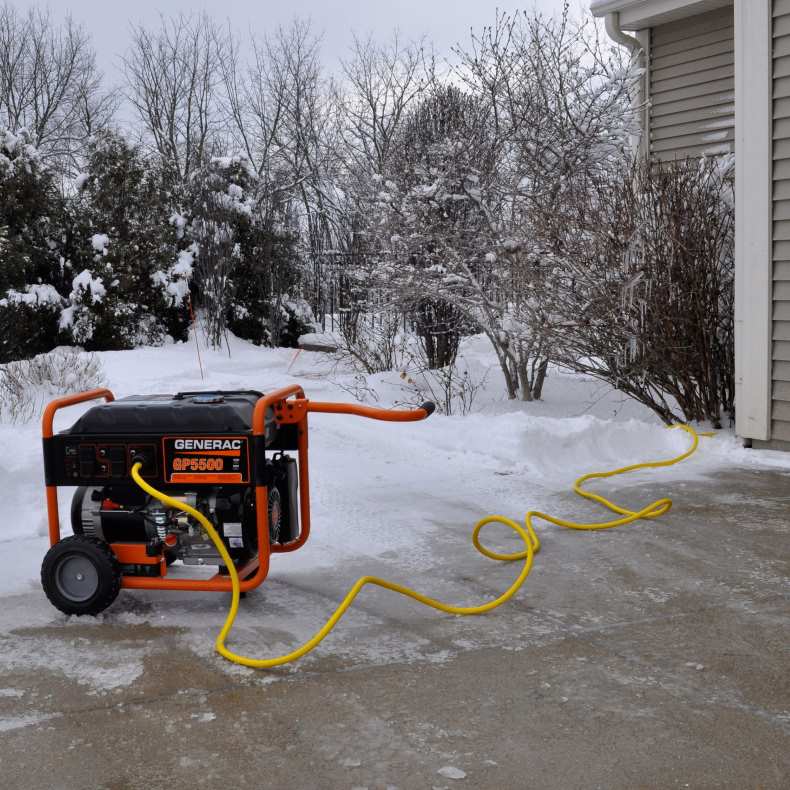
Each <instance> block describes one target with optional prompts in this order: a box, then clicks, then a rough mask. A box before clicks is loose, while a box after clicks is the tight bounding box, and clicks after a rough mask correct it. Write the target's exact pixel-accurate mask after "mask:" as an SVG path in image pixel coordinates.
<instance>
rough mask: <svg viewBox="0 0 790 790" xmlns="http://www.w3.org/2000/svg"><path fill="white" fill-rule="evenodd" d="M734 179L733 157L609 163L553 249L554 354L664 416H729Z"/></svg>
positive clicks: (713, 418) (732, 382)
mask: <svg viewBox="0 0 790 790" xmlns="http://www.w3.org/2000/svg"><path fill="white" fill-rule="evenodd" d="M732 190H733V184H732V173H731V171H730V169H729V163H728V161H727V160H704V159H703V160H701V161H699V160H688V161H685V162H678V163H665V164H662V165H658V164H657V163H655V162H637V163H635V164H631V163H627V164H624V165H623V167H622V168H621V169H619V170H617V169H613V170H610V171H608V172H606V173H603V174H602V176H601V179H600V181H599V183H598V185H597V194H595V196H594V198H593V199H591V200H587V201H586V203H585V207H584V212H583V213H582V212H577V213H576V217H577V218H578V217H583V218H584V221H583V222H579V221H578V219H577V220H576V221H572V222H571V221H569V222H568V223H567V226H566V239H565V251H566V252H565V255H564V256H561V257H557V259H556V266H557V268H558V270H559V271H560V272H561V273H562V275H561V277H560V278H558V281H557V283H558V284H557V287H556V289H555V290H554V292H553V294H552V302H553V308H554V314H555V319H554V322H553V331H554V334H555V338H556V343H555V346H556V348H557V350H558V351H557V359H558V361H560V362H561V363H562V364H564V365H565V366H566V367H568V368H571V369H573V370H575V371H578V372H581V373H587V374H590V375H592V376H595V377H596V378H599V379H601V380H603V381H606V382H608V383H609V384H611V385H612V386H613V387H616V388H617V389H619V390H621V391H623V392H626V393H628V394H629V395H631V396H632V397H633V398H635V399H636V400H638V401H640V402H641V403H644V404H645V405H646V406H648V407H649V408H651V409H652V410H653V411H654V412H655V413H656V414H658V415H659V417H661V419H662V420H664V421H665V422H667V423H672V422H676V421H684V422H688V421H696V420H710V421H711V422H712V423H713V424H714V425H715V426H717V427H718V426H719V425H720V423H721V420H722V416H723V415H729V416H730V417H732V415H733V410H734V389H735V380H734V340H733V338H734V311H733V288H734V271H735V266H734V229H735V216H734V201H733V199H732V198H733V195H732ZM676 404H677V405H676Z"/></svg>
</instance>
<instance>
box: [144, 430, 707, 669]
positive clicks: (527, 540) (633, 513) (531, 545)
mask: <svg viewBox="0 0 790 790" xmlns="http://www.w3.org/2000/svg"><path fill="white" fill-rule="evenodd" d="M672 427H674V428H680V429H681V430H684V431H686V433H688V434H689V435H690V436H691V437H692V444H691V447H690V448H689V449H688V450H686V451H685V452H684V453H681V454H680V455H678V456H676V457H674V458H669V459H667V460H663V461H647V462H645V463H639V464H631V465H630V466H624V467H621V468H620V469H614V470H612V471H609V472H591V473H589V474H586V475H582V476H581V477H579V478H578V479H577V480H576V482H575V483H574V484H573V490H574V491H575V492H576V493H577V494H579V496H582V497H584V498H585V499H590V500H592V501H594V502H598V503H599V504H600V505H603V506H604V507H605V508H607V509H609V510H611V511H612V512H613V513H616V514H618V515H619V516H620V518H617V519H613V520H610V521H605V522H600V523H597V524H581V523H578V522H575V521H567V520H565V519H561V518H556V517H555V516H551V515H549V514H548V513H542V512H540V511H537V510H531V511H529V513H527V515H526V516H525V519H524V524H525V526H523V527H522V526H521V525H520V524H518V523H517V522H515V521H513V520H512V519H510V518H507V516H499V515H491V516H486V517H485V518H483V519H481V520H480V521H478V522H477V524H476V525H475V528H474V530H473V531H472V543H473V544H474V547H475V548H476V549H477V550H478V551H479V552H480V553H481V554H483V555H484V556H486V557H488V558H489V559H492V560H499V561H502V562H510V561H515V560H524V564H523V566H522V568H521V571H520V573H519V574H518V576H517V578H516V579H515V581H514V582H513V583H512V584H511V585H510V587H508V589H507V590H506V591H505V592H504V593H502V595H500V596H499V597H498V598H495V599H494V600H492V601H489V602H488V603H484V604H480V605H478V606H454V605H452V604H446V603H443V602H441V601H437V600H436V599H434V598H429V597H428V596H427V595H423V594H422V593H420V592H417V591H416V590H412V589H411V588H410V587H404V586H403V585H401V584H395V583H394V582H390V581H387V580H386V579H380V578H378V577H376V576H362V577H361V578H359V579H357V581H356V582H355V583H354V586H353V587H352V588H351V589H350V590H349V591H348V593H347V594H346V596H345V598H343V600H342V601H341V603H340V605H339V606H338V607H337V609H335V611H334V612H333V613H332V616H331V617H330V618H329V619H328V620H327V621H326V623H325V624H324V625H323V626H322V627H321V628H320V629H319V630H318V631H317V632H316V633H315V635H314V636H313V637H312V638H311V639H309V640H308V641H307V642H305V643H304V644H303V645H301V646H300V647H298V648H296V650H292V651H291V652H290V653H286V654H285V655H282V656H276V657H274V658H249V657H247V656H242V655H239V654H238V653H234V652H232V651H231V650H228V648H227V647H226V646H225V640H226V639H227V637H228V634H229V633H230V630H231V628H233V623H234V621H235V619H236V615H237V614H238V611H239V576H238V573H237V572H236V566H235V565H234V563H233V560H232V559H231V557H230V555H229V554H228V550H227V549H226V548H225V544H224V543H223V541H222V538H221V537H220V536H219V535H218V534H217V531H216V530H215V529H214V527H213V526H212V524H211V522H210V521H209V520H208V519H207V518H206V517H205V516H204V515H203V514H202V513H201V512H200V511H198V510H195V508H193V507H191V506H189V505H187V504H186V503H185V502H182V501H181V500H178V499H174V498H173V497H170V496H168V495H167V494H164V493H162V492H161V491H157V489H155V488H154V487H153V486H152V485H150V484H149V483H147V482H146V481H145V480H143V478H142V477H141V476H140V469H141V464H139V463H136V464H134V466H133V467H132V478H133V479H134V482H135V483H137V485H138V486H140V488H142V489H143V490H144V491H145V492H147V493H148V494H150V495H151V496H152V497H154V498H155V499H158V500H159V501H160V502H161V503H162V504H164V505H167V506H168V507H172V508H175V509H177V510H182V511H184V512H185V513H188V514H189V515H190V516H192V518H194V519H195V520H196V521H198V522H199V523H200V524H201V526H202V527H203V529H204V530H205V531H206V534H208V536H209V538H211V540H212V542H213V543H214V545H215V546H216V548H217V551H218V552H219V554H220V556H221V557H222V561H223V562H224V563H225V566H226V567H227V569H228V573H229V575H230V580H231V586H232V600H231V605H230V609H229V610H228V615H227V617H226V618H225V623H224V624H223V626H222V629H221V630H220V632H219V634H218V635H217V638H216V641H215V643H214V647H215V648H216V650H217V652H218V653H219V654H220V655H221V656H223V657H224V658H226V659H228V661H232V662H233V663H235V664H241V665H242V666H245V667H253V668H255V669H269V668H271V667H277V666H281V665H282V664H288V663H290V662H291V661H296V660H297V659H298V658H301V657H302V656H304V655H305V654H307V653H309V652H310V651H311V650H312V649H313V648H315V647H316V646H317V645H318V644H319V643H320V642H321V641H322V640H323V639H324V638H325V637H326V636H327V635H328V634H329V632H330V631H331V630H332V629H333V628H334V627H335V625H337V623H338V621H339V620H340V618H341V617H342V616H343V615H344V614H345V613H346V611H347V610H348V608H349V607H350V606H351V604H352V602H353V601H354V599H355V598H356V597H357V595H359V593H360V592H361V590H362V588H363V587H365V586H366V585H368V584H370V585H375V586H377V587H383V588H384V589H385V590H392V591H393V592H396V593H400V594H401V595H405V596H406V597H407V598H412V599H414V600H415V601H418V602H419V603H422V604H425V606H430V607H432V608H433V609H438V610H439V611H440V612H446V613H447V614H457V615H470V614H483V613H485V612H490V611H491V610H492V609H496V607H497V606H501V605H502V604H503V603H505V602H506V601H508V600H510V598H512V597H513V596H514V595H515V594H516V592H517V591H518V589H519V588H520V587H521V585H522V584H523V583H524V581H525V580H526V578H527V576H529V572H530V570H531V569H532V562H533V560H534V557H535V554H537V552H538V551H539V550H540V541H539V540H538V536H537V534H536V533H535V529H534V527H533V526H532V520H533V519H534V518H540V519H543V520H544V521H549V522H551V523H552V524H556V525H557V526H560V527H567V528H569V529H582V530H593V529H611V528H613V527H620V526H623V525H624V524H630V523H631V522H632V521H636V520H638V519H642V518H646V519H652V518H658V517H659V516H663V515H664V514H666V513H667V512H668V511H669V509H670V508H671V507H672V500H671V499H669V498H662V499H657V500H656V501H655V502H652V503H651V504H649V505H647V506H645V507H643V508H642V509H641V510H628V509H627V508H623V507H620V506H619V505H616V504H615V503H613V502H610V501H609V500H608V499H606V498H605V497H602V496H600V495H599V494H593V493H591V492H589V491H584V490H582V488H581V486H582V485H583V484H584V483H585V482H586V481H587V480H592V479H598V478H607V477H614V476H615V475H620V474H625V473H626V472H634V471H636V470H638V469H657V468H659V467H664V466H672V465H673V464H677V463H679V462H680V461H683V460H685V459H686V458H688V457H689V456H690V455H692V454H693V453H694V452H695V451H696V449H697V446H698V445H699V437H700V436H710V435H711V434H698V433H697V432H696V431H695V430H694V429H693V428H692V427H690V426H688V425H677V426H672ZM488 524H504V525H505V526H507V527H510V529H512V530H513V531H514V532H515V533H516V534H517V535H518V536H519V537H520V538H521V540H522V541H523V543H524V549H523V550H522V551H518V552H514V553H510V554H502V553H500V552H496V551H492V550H491V549H488V548H486V547H485V546H483V544H482V543H481V542H480V531H481V530H482V529H483V527H485V526H487V525H488Z"/></svg>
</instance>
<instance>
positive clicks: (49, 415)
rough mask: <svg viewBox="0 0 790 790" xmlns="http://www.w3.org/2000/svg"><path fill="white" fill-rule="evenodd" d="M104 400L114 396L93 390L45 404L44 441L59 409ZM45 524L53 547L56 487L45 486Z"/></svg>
mask: <svg viewBox="0 0 790 790" xmlns="http://www.w3.org/2000/svg"><path fill="white" fill-rule="evenodd" d="M99 398H104V400H106V401H108V402H109V401H112V400H115V395H113V394H112V391H111V390H108V389H104V388H101V389H95V390H88V391H87V392H78V393H77V394H76V395H66V396H64V397H62V398H56V399H55V400H53V401H51V402H50V403H48V404H47V408H46V409H44V416H43V417H42V418H41V435H42V436H43V437H44V438H45V439H51V438H52V436H53V425H54V422H55V413H56V412H57V411H58V410H59V409H65V408H66V407H67V406H75V405H76V404H78V403H85V402H86V401H89V400H98V399H99ZM46 489H47V524H48V526H49V544H50V546H54V545H55V544H56V543H57V542H58V541H59V540H60V513H59V512H58V488H57V486H47V487H46Z"/></svg>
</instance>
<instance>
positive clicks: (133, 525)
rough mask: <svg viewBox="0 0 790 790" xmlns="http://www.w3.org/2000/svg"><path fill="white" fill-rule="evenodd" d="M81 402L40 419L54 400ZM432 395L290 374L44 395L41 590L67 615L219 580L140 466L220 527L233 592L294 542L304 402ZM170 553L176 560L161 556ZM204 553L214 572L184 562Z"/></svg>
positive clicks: (222, 586) (224, 584) (357, 410)
mask: <svg viewBox="0 0 790 790" xmlns="http://www.w3.org/2000/svg"><path fill="white" fill-rule="evenodd" d="M90 401H103V403H98V404H96V405H94V406H92V407H91V408H89V409H88V410H87V411H86V412H85V413H83V414H82V415H81V416H80V417H79V418H78V419H77V420H76V421H75V422H74V423H73V424H72V425H71V427H70V428H66V429H65V430H61V431H59V432H57V433H55V431H54V420H55V415H56V414H57V412H58V411H59V410H61V409H63V408H66V407H69V406H74V405H76V404H80V403H85V402H90ZM434 408H435V407H434V404H432V403H425V404H423V405H422V406H420V407H419V408H417V409H408V410H400V409H380V408H373V407H369V406H363V405H360V404H351V403H328V402H317V401H310V400H308V399H307V398H306V397H305V394H304V390H303V389H302V387H300V386H299V385H292V386H289V387H285V388H281V389H277V390H274V391H272V392H270V393H268V394H264V393H262V392H259V391H256V390H233V391H209V392H179V393H177V394H175V395H134V396H129V397H124V398H120V399H118V400H116V399H115V396H114V395H113V393H112V392H111V391H110V390H107V389H96V390H90V391H88V392H83V393H78V394H75V395H70V396H66V397H63V398H58V399H56V400H54V401H52V402H51V403H50V404H49V405H48V406H47V407H46V409H45V412H44V416H43V421H42V433H43V452H44V477H45V485H46V502H47V518H48V526H49V539H50V549H49V551H48V552H47V554H46V556H45V557H44V560H43V563H42V567H41V583H42V586H43V588H44V592H45V593H46V595H47V597H48V598H49V600H50V601H51V602H52V604H53V605H54V606H56V607H57V608H58V609H59V610H60V611H62V612H64V613H65V614H69V615H96V614H99V613H100V612H102V611H103V610H104V609H106V608H107V607H108V606H110V604H112V603H113V601H114V600H115V598H116V597H117V596H118V593H119V591H120V590H121V589H122V588H129V589H171V590H192V591H215V592H222V591H230V590H231V581H230V579H229V572H228V567H227V565H226V564H225V562H224V561H223V559H222V557H221V556H220V553H219V552H218V550H217V547H216V546H215V545H214V544H213V543H212V541H211V540H210V539H209V537H208V535H207V534H206V532H205V530H204V529H203V528H202V527H201V525H200V523H199V522H198V521H197V520H196V519H195V518H193V517H192V516H190V515H189V514H188V513H187V512H185V510H182V509H179V508H177V507H166V506H164V505H163V504H162V503H161V502H160V501H159V500H158V499H156V498H154V497H152V496H150V495H149V494H148V493H146V491H144V490H143V488H142V487H141V486H139V485H137V484H136V483H135V481H134V480H133V478H132V468H133V467H134V468H135V469H136V470H137V471H138V472H139V475H140V477H141V478H142V479H143V480H144V481H146V482H147V483H149V484H150V485H152V486H155V487H156V488H157V489H158V490H161V491H163V492H164V493H166V494H167V495H168V496H169V497H170V498H171V499H173V500H175V504H178V503H183V504H184V505H187V506H188V507H189V508H192V509H194V510H196V511H198V512H199V513H200V514H202V515H203V516H205V517H206V518H207V519H208V520H209V522H210V523H211V525H213V527H214V529H215V530H216V532H217V533H218V534H219V536H220V537H221V540H222V543H223V544H224V546H225V548H226V549H227V553H228V555H229V557H230V559H231V560H232V562H233V565H234V568H235V570H236V572H237V574H238V578H239V580H240V591H241V592H242V593H244V592H247V591H248V590H251V589H253V588H255V587H257V586H258V585H260V584H261V583H262V582H263V581H264V579H265V578H266V575H267V573H268V570H269V559H270V555H271V554H272V553H279V552H291V551H295V550H297V549H299V548H301V547H302V546H303V545H304V544H305V542H306V541H307V539H308V537H309V534H310V493H309V478H308V435H307V432H308V414H309V413H310V412H323V413H332V414H351V415H358V416H363V417H367V418H371V419H378V420H386V421H396V422H406V421H414V420H422V419H425V418H426V417H428V416H429V415H430V414H431V413H433V411H434ZM64 486H69V487H73V488H74V489H75V490H74V493H73V496H72V499H71V508H70V521H71V530H72V532H73V535H69V536H67V537H62V536H61V528H60V513H59V503H58V489H59V488H60V487H64ZM174 565H176V567H172V566H174ZM198 566H209V568H213V570H214V573H213V574H212V575H207V574H206V573H205V571H203V572H201V573H200V574H198V572H197V571H196V570H193V571H192V573H190V572H189V571H190V567H191V568H193V569H194V568H197V567H198Z"/></svg>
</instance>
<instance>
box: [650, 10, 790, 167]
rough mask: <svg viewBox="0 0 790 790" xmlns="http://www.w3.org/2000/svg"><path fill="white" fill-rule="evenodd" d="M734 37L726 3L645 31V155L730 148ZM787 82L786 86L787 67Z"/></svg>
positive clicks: (675, 155) (716, 151)
mask: <svg viewBox="0 0 790 790" xmlns="http://www.w3.org/2000/svg"><path fill="white" fill-rule="evenodd" d="M734 36H735V31H734V19H733V9H732V7H729V8H722V9H719V10H717V11H709V12H707V13H704V14H699V15H697V16H694V17H690V18H687V19H682V20H678V21H677V22H670V23H668V24H665V25H659V26H657V27H654V28H652V29H651V31H650V70H649V83H650V111H649V113H650V154H651V156H653V157H654V158H656V159H662V160H668V159H684V158H686V157H694V156H702V155H703V154H707V155H715V154H727V153H732V152H733V150H734V143H735V38H734ZM788 83H789V85H788V90H790V71H788ZM788 97H790V92H789V93H788Z"/></svg>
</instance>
